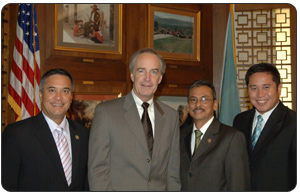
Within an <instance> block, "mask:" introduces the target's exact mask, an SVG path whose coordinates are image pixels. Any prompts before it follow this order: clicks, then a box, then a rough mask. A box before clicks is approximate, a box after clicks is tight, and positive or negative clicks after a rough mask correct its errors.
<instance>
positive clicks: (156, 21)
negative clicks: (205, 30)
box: [148, 5, 201, 61]
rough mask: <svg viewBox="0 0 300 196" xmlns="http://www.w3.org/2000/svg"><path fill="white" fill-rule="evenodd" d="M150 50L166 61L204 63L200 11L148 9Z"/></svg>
mask: <svg viewBox="0 0 300 196" xmlns="http://www.w3.org/2000/svg"><path fill="white" fill-rule="evenodd" d="M148 14H149V16H148V46H149V47H150V48H154V49H155V50H156V51H158V53H160V54H161V55H162V56H163V57H164V58H166V59H172V60H187V61H200V16H201V12H200V11H191V10H182V9H176V8H169V7H162V6H157V5H149V6H148Z"/></svg>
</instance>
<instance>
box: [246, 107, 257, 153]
mask: <svg viewBox="0 0 300 196" xmlns="http://www.w3.org/2000/svg"><path fill="white" fill-rule="evenodd" d="M254 115H255V109H252V110H250V113H249V115H248V116H247V119H246V120H245V121H244V122H245V123H246V124H245V125H244V126H245V127H246V129H247V130H246V132H245V133H244V134H245V139H246V141H247V150H248V153H249V154H251V152H252V141H251V136H252V124H253V119H254Z"/></svg>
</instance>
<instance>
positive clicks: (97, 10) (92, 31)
mask: <svg viewBox="0 0 300 196" xmlns="http://www.w3.org/2000/svg"><path fill="white" fill-rule="evenodd" d="M54 49H56V50H69V51H82V52H94V53H109V54H121V52H122V5H121V4H55V44H54Z"/></svg>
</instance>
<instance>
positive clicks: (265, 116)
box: [254, 102, 279, 122]
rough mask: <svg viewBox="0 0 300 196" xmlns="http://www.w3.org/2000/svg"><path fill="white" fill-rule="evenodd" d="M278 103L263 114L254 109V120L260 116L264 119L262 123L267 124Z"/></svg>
mask: <svg viewBox="0 0 300 196" xmlns="http://www.w3.org/2000/svg"><path fill="white" fill-rule="evenodd" d="M278 104H279V102H278V103H277V105H276V106H275V107H273V108H272V109H271V110H269V111H268V112H265V113H264V114H260V113H259V112H258V111H257V110H256V109H255V116H254V117H255V119H257V116H258V115H261V116H262V118H263V119H264V122H267V120H268V119H269V117H270V116H271V114H272V112H273V111H274V110H275V108H276V107H277V106H278Z"/></svg>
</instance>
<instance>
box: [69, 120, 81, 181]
mask: <svg viewBox="0 0 300 196" xmlns="http://www.w3.org/2000/svg"><path fill="white" fill-rule="evenodd" d="M68 122H69V129H70V137H71V147H72V179H77V174H78V173H77V172H76V171H77V168H78V164H79V163H78V162H79V156H80V153H79V152H80V137H79V134H78V131H77V130H76V127H75V125H74V124H73V122H71V121H70V120H69V119H68ZM72 183H73V180H72ZM72 183H71V184H72Z"/></svg>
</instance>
